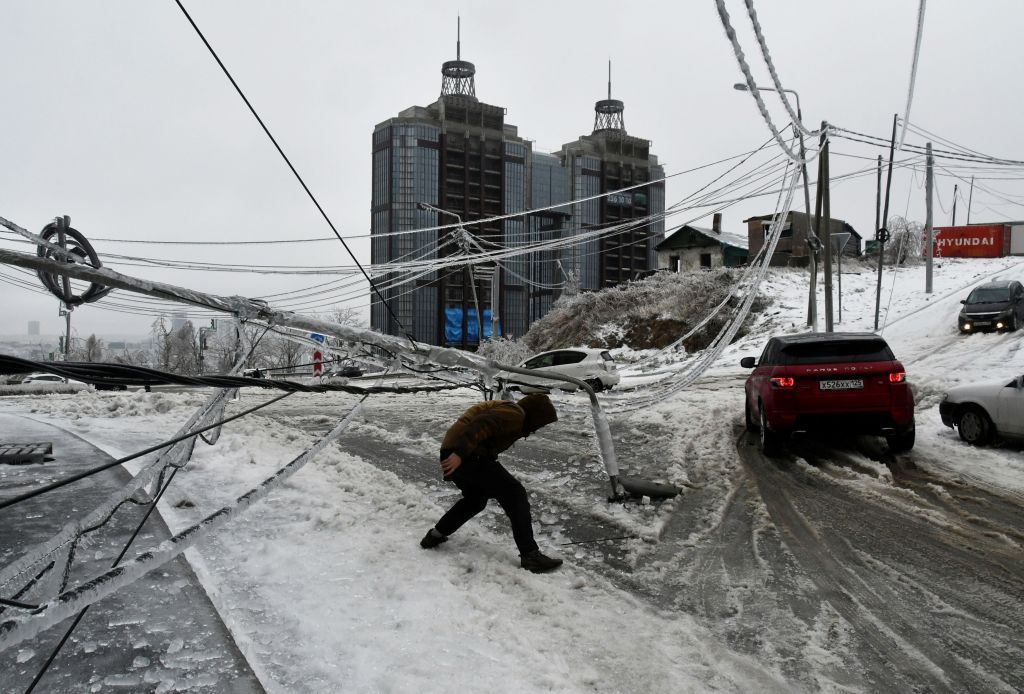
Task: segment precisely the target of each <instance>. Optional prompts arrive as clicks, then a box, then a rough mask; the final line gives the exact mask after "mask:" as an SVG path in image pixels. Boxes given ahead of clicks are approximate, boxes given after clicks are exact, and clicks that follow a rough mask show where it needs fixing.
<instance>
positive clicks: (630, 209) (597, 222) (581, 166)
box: [558, 64, 665, 290]
mask: <svg viewBox="0 0 1024 694" xmlns="http://www.w3.org/2000/svg"><path fill="white" fill-rule="evenodd" d="M624 111H625V105H624V104H623V102H622V101H620V100H618V99H613V98H612V81H611V65H610V64H609V67H608V98H607V99H602V100H600V101H598V102H597V103H596V104H594V129H593V132H592V133H591V134H590V135H584V136H582V137H580V138H579V139H578V140H576V141H575V142H570V143H568V144H566V145H563V146H562V149H561V151H560V152H559V153H558V156H559V158H560V160H561V161H562V164H563V165H564V166H565V167H566V168H567V169H568V170H569V176H570V181H571V182H572V198H573V199H574V200H585V201H584V202H579V203H575V204H574V205H573V206H572V222H571V227H572V229H573V233H575V234H577V235H579V236H580V237H581V239H583V240H581V242H580V243H579V244H574V245H572V246H571V247H569V248H566V249H565V250H564V251H563V253H562V265H563V266H564V267H565V268H567V269H568V268H571V269H572V270H573V271H575V272H577V273H578V274H579V282H580V288H581V289H583V290H593V289H603V288H605V287H612V286H615V285H616V284H619V283H621V282H628V281H629V280H633V279H636V278H638V277H640V276H642V275H643V274H644V273H645V272H647V271H649V270H652V269H654V268H656V267H657V253H656V252H655V250H654V249H655V246H657V245H658V243H660V242H661V241H662V239H663V238H664V237H665V220H664V218H663V217H662V213H664V211H665V183H664V178H665V171H664V169H663V168H662V167H661V166H660V165H659V164H658V158H657V157H656V156H654V155H653V154H651V153H650V146H651V143H650V141H648V140H645V139H642V138H639V137H634V136H632V135H628V134H627V133H626V125H625V118H624ZM643 184H646V185H643ZM624 188H629V189H631V190H622V192H618V193H612V191H617V190H621V189H624ZM602 193H611V194H610V195H605V196H604V197H600V198H595V199H591V200H587V198H593V197H594V196H597V195H598V194H602ZM648 217H650V220H648ZM631 220H638V221H636V222H631ZM613 226H620V227H621V228H622V231H621V233H613V234H607V235H601V236H600V237H597V236H594V235H590V234H589V233H588V232H590V230H593V229H607V228H609V227H613Z"/></svg>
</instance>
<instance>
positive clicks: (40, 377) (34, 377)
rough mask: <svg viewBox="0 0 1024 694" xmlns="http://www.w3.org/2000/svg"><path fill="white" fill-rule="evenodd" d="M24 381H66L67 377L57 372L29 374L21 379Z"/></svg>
mask: <svg viewBox="0 0 1024 694" xmlns="http://www.w3.org/2000/svg"><path fill="white" fill-rule="evenodd" d="M21 382H22V383H66V382H67V381H66V379H64V378H63V377H61V376H58V375H57V374H43V373H37V374H29V375H28V376H26V377H25V378H23V379H21Z"/></svg>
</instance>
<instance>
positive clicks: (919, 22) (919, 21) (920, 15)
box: [896, 0, 927, 150]
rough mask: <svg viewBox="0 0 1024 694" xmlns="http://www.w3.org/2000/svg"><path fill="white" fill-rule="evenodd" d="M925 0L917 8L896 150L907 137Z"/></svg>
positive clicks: (922, 30)
mask: <svg viewBox="0 0 1024 694" xmlns="http://www.w3.org/2000/svg"><path fill="white" fill-rule="evenodd" d="M926 2H927V0H920V4H919V5H918V7H917V32H916V34H915V36H914V59H913V61H912V62H911V64H910V84H909V86H908V87H907V108H906V111H904V113H903V130H902V131H901V132H900V142H899V145H898V146H897V147H896V149H899V150H902V149H903V138H904V137H906V135H907V121H909V120H910V105H911V104H912V103H913V101H914V83H915V82H916V81H917V62H918V60H919V59H920V57H921V37H922V36H923V35H924V8H925V4H926Z"/></svg>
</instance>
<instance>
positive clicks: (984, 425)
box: [956, 406, 992, 446]
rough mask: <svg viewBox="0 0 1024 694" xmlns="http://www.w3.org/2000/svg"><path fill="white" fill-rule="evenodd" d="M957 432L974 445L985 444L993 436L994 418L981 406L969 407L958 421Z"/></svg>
mask: <svg viewBox="0 0 1024 694" xmlns="http://www.w3.org/2000/svg"><path fill="white" fill-rule="evenodd" d="M956 429H957V432H958V433H959V434H960V438H962V439H963V440H964V441H966V442H967V443H969V444H971V445H972V446H983V445H985V444H986V443H988V440H989V438H991V436H992V420H991V419H989V417H988V414H986V413H985V410H983V409H981V408H980V407H974V406H971V407H967V408H965V409H964V410H963V411H962V412H961V413H960V417H959V418H958V420H957V423H956Z"/></svg>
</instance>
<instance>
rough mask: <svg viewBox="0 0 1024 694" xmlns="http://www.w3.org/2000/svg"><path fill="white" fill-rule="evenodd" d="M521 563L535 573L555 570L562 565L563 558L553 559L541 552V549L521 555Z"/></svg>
mask: <svg viewBox="0 0 1024 694" xmlns="http://www.w3.org/2000/svg"><path fill="white" fill-rule="evenodd" d="M519 565H520V566H522V567H523V568H524V569H527V570H528V571H532V572H533V573H535V574H542V573H545V572H546V571H554V570H555V569H557V568H558V567H559V566H561V565H562V560H561V559H552V558H551V557H547V556H544V555H543V554H541V553H540V550H539V549H535V550H533V551H532V552H528V553H526V554H521V555H519Z"/></svg>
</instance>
